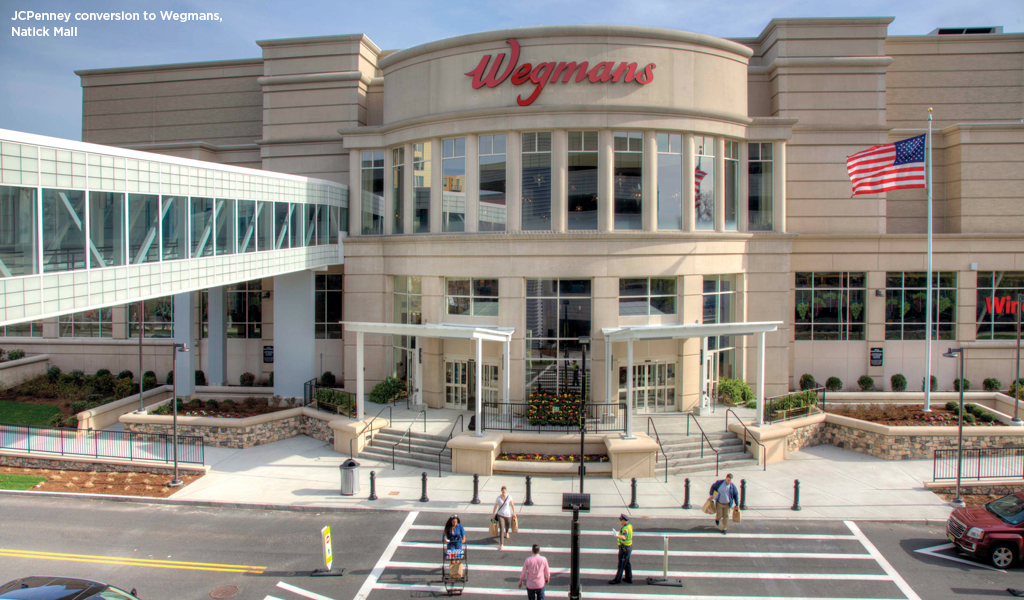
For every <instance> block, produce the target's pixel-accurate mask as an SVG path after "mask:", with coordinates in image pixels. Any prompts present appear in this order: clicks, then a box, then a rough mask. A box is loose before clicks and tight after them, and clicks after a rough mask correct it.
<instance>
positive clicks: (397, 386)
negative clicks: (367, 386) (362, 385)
mask: <svg viewBox="0 0 1024 600" xmlns="http://www.w3.org/2000/svg"><path fill="white" fill-rule="evenodd" d="M404 389H405V384H404V383H402V380H401V379H397V378H395V377H388V378H387V379H385V380H384V381H382V382H380V383H378V384H377V385H375V386H373V389H372V390H370V402H373V403H375V404H387V403H388V402H391V401H392V400H394V399H395V398H397V397H398V394H399V393H400V392H401V391H402V390H404Z"/></svg>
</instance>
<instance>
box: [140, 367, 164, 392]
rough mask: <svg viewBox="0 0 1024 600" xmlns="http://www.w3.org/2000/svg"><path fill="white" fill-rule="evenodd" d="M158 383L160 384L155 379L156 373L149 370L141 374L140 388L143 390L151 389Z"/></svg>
mask: <svg viewBox="0 0 1024 600" xmlns="http://www.w3.org/2000/svg"><path fill="white" fill-rule="evenodd" d="M159 385H160V384H159V383H157V380H156V375H155V374H153V372H152V371H150V372H148V373H147V374H146V375H143V376H142V390H143V391H149V390H151V389H153V388H155V387H157V386H159Z"/></svg>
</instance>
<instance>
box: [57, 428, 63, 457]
mask: <svg viewBox="0 0 1024 600" xmlns="http://www.w3.org/2000/svg"><path fill="white" fill-rule="evenodd" d="M57 431H59V432H60V455H61V456H64V430H63V429H58V430H57Z"/></svg>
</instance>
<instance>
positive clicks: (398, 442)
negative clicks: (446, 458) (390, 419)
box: [391, 410, 427, 471]
mask: <svg viewBox="0 0 1024 600" xmlns="http://www.w3.org/2000/svg"><path fill="white" fill-rule="evenodd" d="M420 414H421V415H423V433H426V432H427V411H425V410H424V411H421V412H420ZM418 418H419V417H418V416H416V417H413V418H412V423H409V428H408V429H406V430H405V433H403V434H402V437H400V438H398V441H397V442H395V443H394V444H392V445H391V470H392V471H394V470H395V448H397V447H398V445H399V444H401V443H402V440H404V439H405V436H409V442H408V446H409V448H408V452H409V456H412V426H413V425H415V424H416V419H418Z"/></svg>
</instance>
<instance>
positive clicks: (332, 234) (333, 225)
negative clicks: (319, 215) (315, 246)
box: [327, 206, 345, 244]
mask: <svg viewBox="0 0 1024 600" xmlns="http://www.w3.org/2000/svg"><path fill="white" fill-rule="evenodd" d="M343 213H344V210H343V209H341V208H339V207H337V206H332V207H331V222H330V230H329V231H328V239H327V243H328V244H337V243H338V229H339V226H340V222H339V220H338V219H339V218H340V217H341V215H342V214H343ZM341 229H342V230H344V229H345V228H344V227H341Z"/></svg>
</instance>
